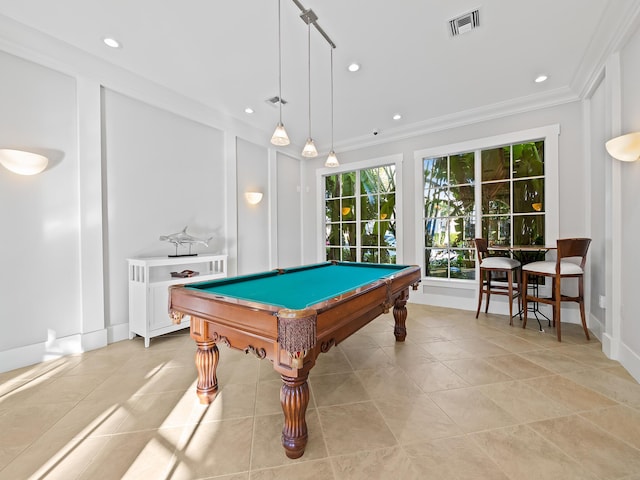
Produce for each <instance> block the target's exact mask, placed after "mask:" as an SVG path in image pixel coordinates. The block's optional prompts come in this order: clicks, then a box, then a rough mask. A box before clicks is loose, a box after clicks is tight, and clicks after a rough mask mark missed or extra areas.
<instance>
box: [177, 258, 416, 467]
mask: <svg viewBox="0 0 640 480" xmlns="http://www.w3.org/2000/svg"><path fill="white" fill-rule="evenodd" d="M420 277H421V273H420V268H419V267H417V266H415V267H411V268H410V269H405V270H401V271H398V273H397V274H395V275H393V276H392V277H391V278H386V279H385V278H383V279H381V280H379V281H375V282H372V283H371V284H368V285H365V286H363V287H360V288H357V289H355V290H353V291H351V292H347V293H346V294H342V295H339V296H337V297H335V298H333V299H331V300H328V301H324V302H320V303H318V304H316V305H312V306H310V307H309V309H310V310H314V312H313V313H314V314H315V316H316V343H315V346H314V347H313V348H311V349H310V350H309V351H308V352H307V353H306V356H305V357H304V360H303V361H301V362H299V363H300V364H301V365H296V361H295V359H292V357H291V356H290V354H289V353H288V352H287V351H285V350H284V349H282V348H281V346H280V344H279V343H278V312H279V311H280V310H281V308H280V307H277V306H273V305H266V304H262V303H254V302H250V301H245V300H239V299H234V298H230V297H219V296H216V295H212V294H210V293H206V292H202V291H194V290H190V289H187V288H185V287H184V286H182V285H175V286H171V287H170V294H169V298H170V300H169V310H170V313H171V316H172V317H173V318H174V321H176V322H179V321H180V319H181V318H182V317H183V316H184V315H190V316H191V337H192V338H193V339H194V340H195V342H196V345H197V351H196V357H195V364H196V368H197V371H198V384H197V395H198V398H199V399H200V403H203V404H209V403H211V402H212V401H213V400H214V398H215V396H216V394H217V392H218V379H217V374H216V369H217V365H218V356H219V352H218V348H217V344H219V343H222V344H224V345H227V346H228V347H231V348H234V349H237V350H242V351H244V352H245V353H252V354H254V355H255V356H257V357H258V358H260V359H265V358H266V359H268V360H270V361H271V362H272V363H273V368H274V370H276V371H277V372H278V373H280V376H281V378H282V388H281V392H280V403H281V405H282V410H283V413H284V427H283V429H282V445H283V447H284V449H285V453H286V455H287V456H288V457H289V458H298V457H300V456H302V455H303V454H304V449H305V446H306V444H307V424H306V420H305V414H306V410H307V406H308V404H309V386H308V383H307V379H308V376H309V371H310V370H311V368H312V367H313V366H314V365H315V362H316V358H317V357H318V355H319V354H320V353H325V352H327V351H329V349H330V348H331V347H332V346H334V345H337V344H338V343H340V342H341V341H343V340H344V339H346V338H347V337H349V336H350V335H351V334H353V333H354V332H356V331H358V330H359V329H360V328H362V327H363V326H364V325H366V324H367V323H369V322H370V321H371V320H373V319H374V318H376V317H377V316H379V315H380V314H382V313H387V312H388V311H389V309H390V308H391V307H392V306H393V316H394V320H395V327H394V332H393V333H394V335H395V337H396V341H398V342H402V341H404V340H405V337H406V333H407V332H406V325H405V321H406V318H407V309H406V303H407V300H408V298H409V287H410V286H413V288H414V289H416V288H417V285H418V283H419V282H420ZM309 309H305V310H306V311H308V310H309Z"/></svg>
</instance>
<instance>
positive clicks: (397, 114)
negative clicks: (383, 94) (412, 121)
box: [393, 113, 402, 120]
mask: <svg viewBox="0 0 640 480" xmlns="http://www.w3.org/2000/svg"><path fill="white" fill-rule="evenodd" d="M401 118H402V115H400V114H399V113H396V114H395V115H394V116H393V119H394V120H400V119H401Z"/></svg>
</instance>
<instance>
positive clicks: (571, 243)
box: [556, 238, 591, 272]
mask: <svg viewBox="0 0 640 480" xmlns="http://www.w3.org/2000/svg"><path fill="white" fill-rule="evenodd" d="M590 244H591V239H590V238H559V239H558V241H557V245H558V256H557V258H556V271H558V272H560V261H561V260H562V259H563V258H578V257H580V258H581V260H580V268H582V269H583V270H584V264H585V263H586V261H587V251H588V250H589V245H590Z"/></svg>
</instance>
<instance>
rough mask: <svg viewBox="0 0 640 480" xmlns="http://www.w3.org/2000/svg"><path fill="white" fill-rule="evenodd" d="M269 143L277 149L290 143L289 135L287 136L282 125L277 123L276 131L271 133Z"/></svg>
mask: <svg viewBox="0 0 640 480" xmlns="http://www.w3.org/2000/svg"><path fill="white" fill-rule="evenodd" d="M271 143H272V144H273V145H277V146H279V147H284V146H287V145H289V143H291V142H290V140H289V135H287V131H286V130H285V129H284V125H283V124H282V123H281V122H278V125H277V126H276V130H275V131H274V132H273V136H272V137H271Z"/></svg>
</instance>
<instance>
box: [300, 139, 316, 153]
mask: <svg viewBox="0 0 640 480" xmlns="http://www.w3.org/2000/svg"><path fill="white" fill-rule="evenodd" d="M302 156H303V157H307V158H313V157H317V156H318V149H316V144H315V143H313V138H311V137H309V138H307V143H305V144H304V148H303V149H302Z"/></svg>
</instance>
